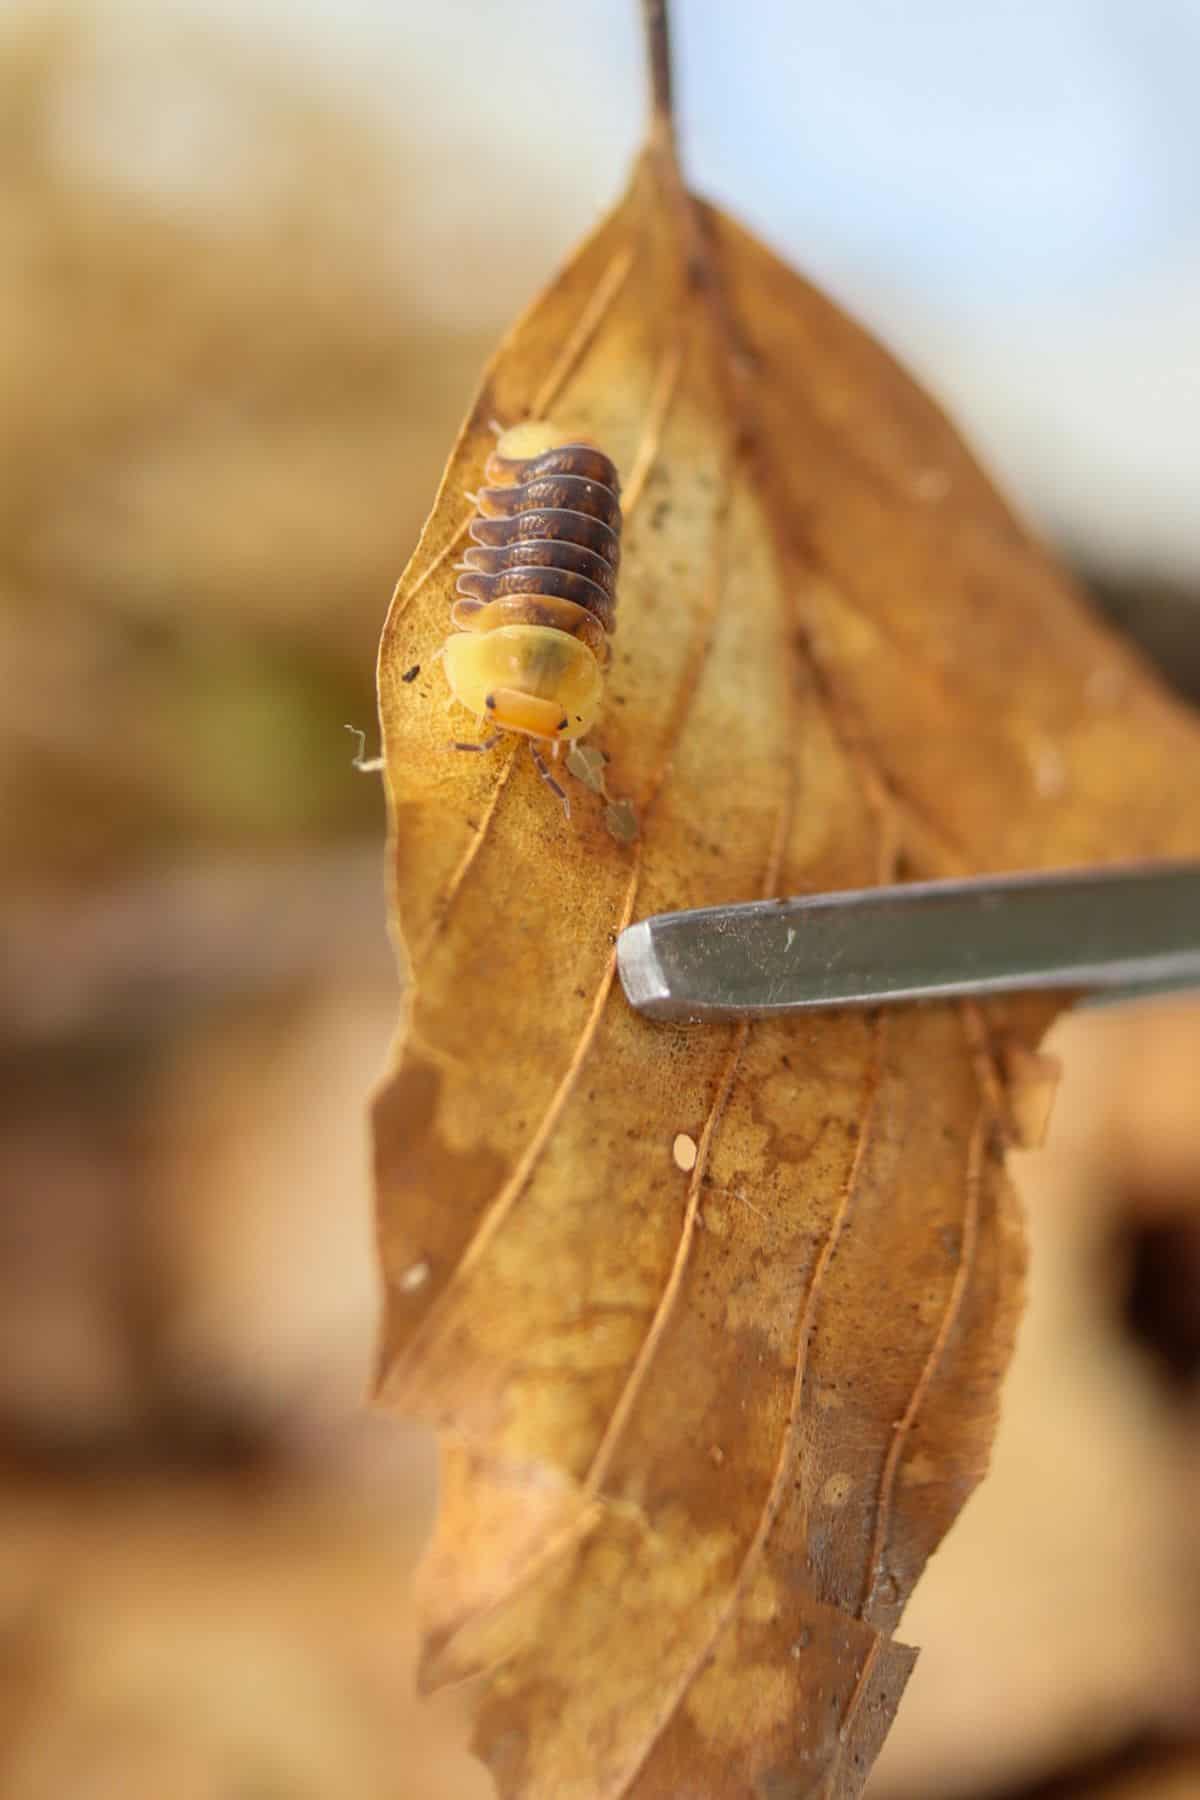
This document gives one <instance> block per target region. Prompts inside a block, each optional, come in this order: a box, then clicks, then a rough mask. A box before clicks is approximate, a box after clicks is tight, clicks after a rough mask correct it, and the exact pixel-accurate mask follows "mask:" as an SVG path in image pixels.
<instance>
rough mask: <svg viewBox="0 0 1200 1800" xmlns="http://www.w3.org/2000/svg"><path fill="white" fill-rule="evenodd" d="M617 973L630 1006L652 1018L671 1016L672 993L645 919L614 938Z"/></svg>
mask: <svg viewBox="0 0 1200 1800" xmlns="http://www.w3.org/2000/svg"><path fill="white" fill-rule="evenodd" d="M617 974H618V975H619V976H620V977H621V986H622V987H623V988H624V990H625V998H626V999H627V1000H628V1002H629V1004H630V1006H632V1007H634V1008H635V1009H636V1011H638V1012H640V1013H646V1014H648V1015H649V1016H650V1017H651V1018H654V1017H656V1016H657V1017H659V1018H663V1017H667V1016H670V1001H671V990H670V988H669V987H668V986H667V981H666V977H665V976H664V974H663V971H662V964H661V963H660V962H659V960H658V954H657V952H656V950H655V948H654V934H653V932H652V931H651V929H650V921H649V920H648V919H639V920H638V922H637V924H636V925H627V926H626V927H625V929H624V931H623V932H622V933H621V935H620V936H619V937H618V939H617Z"/></svg>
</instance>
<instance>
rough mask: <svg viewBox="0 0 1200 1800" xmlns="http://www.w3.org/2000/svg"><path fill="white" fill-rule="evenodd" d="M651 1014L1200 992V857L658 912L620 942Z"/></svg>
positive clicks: (629, 974) (621, 960)
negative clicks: (1026, 995)
mask: <svg viewBox="0 0 1200 1800" xmlns="http://www.w3.org/2000/svg"><path fill="white" fill-rule="evenodd" d="M617 969H618V971H619V973H620V977H621V984H622V986H623V987H624V989H625V993H626V996H627V997H628V999H629V1002H630V1004H631V1005H632V1006H634V1007H636V1008H637V1010H638V1011H639V1012H642V1013H645V1014H646V1015H647V1017H649V1018H652V1019H675V1020H682V1019H686V1020H694V1021H703V1020H716V1019H739V1018H768V1017H771V1016H773V1015H777V1014H786V1013H793V1012H804V1011H808V1010H810V1009H812V1008H815V1007H832V1006H876V1005H879V1004H880V1003H881V1002H884V1001H899V1000H936V999H950V998H953V997H956V996H963V995H986V994H1001V993H1015V992H1025V991H1029V990H1031V989H1038V988H1041V989H1057V990H1059V991H1065V992H1067V993H1072V994H1076V995H1086V996H1091V997H1092V998H1108V999H1133V998H1139V997H1142V996H1145V995H1148V994H1154V993H1164V992H1171V991H1174V990H1176V989H1180V988H1186V987H1190V986H1193V985H1195V984H1197V983H1200V862H1187V863H1184V862H1176V863H1142V864H1138V865H1134V866H1127V867H1112V868H1102V869H1067V870H1061V871H1055V872H1054V873H1051V874H1032V875H1004V876H999V877H992V876H987V877H983V878H980V879H976V880H968V881H924V882H913V883H909V884H906V885H903V886H899V887H875V888H863V889H860V890H855V891H853V892H849V893H834V894H813V895H804V896H801V897H799V898H795V899H786V900H751V901H749V902H747V903H745V904H742V905H734V906H711V907H702V908H699V909H697V910H695V911H691V912H673V913H659V914H657V915H656V916H655V917H653V918H649V919H641V920H639V921H638V922H637V923H636V924H634V925H630V926H628V927H627V929H626V930H624V931H623V932H622V933H621V935H620V937H619V938H618V939H617Z"/></svg>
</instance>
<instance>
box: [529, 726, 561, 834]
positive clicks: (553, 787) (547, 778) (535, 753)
mask: <svg viewBox="0 0 1200 1800" xmlns="http://www.w3.org/2000/svg"><path fill="white" fill-rule="evenodd" d="M529 754H530V756H532V758H533V766H534V768H535V769H536V770H537V772H538V774H539V775H540V776H541V778H542V780H543V781H544V782H545V784H546V786H547V787H548V788H549V789H550V792H551V793H552V794H557V795H558V797H559V799H560V800H561V801H562V809H563V817H564V818H567V819H569V818H570V816H571V802H570V800H569V798H568V796H567V791H566V789H565V788H563V787H560V786H559V784H558V782H557V781H555V779H554V777H553V775H552V774H551V773H550V770H549V768H548V767H547V765H546V759H545V757H544V756H543V755H542V753H541V751H540V750H539V749H538V747H537V745H536V744H535V743H534V741H533V739H532V738H530V740H529Z"/></svg>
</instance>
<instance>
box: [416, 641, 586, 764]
mask: <svg viewBox="0 0 1200 1800" xmlns="http://www.w3.org/2000/svg"><path fill="white" fill-rule="evenodd" d="M445 669H446V678H447V680H448V681H449V683H450V690H451V692H452V693H453V695H454V698H455V699H456V700H458V701H459V702H460V703H461V704H462V705H463V706H465V707H466V709H467V711H468V712H472V713H475V714H476V715H478V716H481V717H486V718H487V719H488V720H490V721H491V723H492V724H494V725H497V726H499V727H500V728H501V729H502V730H504V731H516V732H520V733H521V734H522V736H524V737H531V738H546V739H550V740H552V741H553V740H557V739H562V738H577V737H582V736H583V735H584V733H585V732H586V731H588V730H589V729H590V728H591V726H592V725H593V724H594V723H595V720H596V716H597V714H598V713H599V711H600V701H601V698H602V696H603V692H604V681H603V677H602V675H601V673H600V665H599V663H598V662H597V661H596V658H595V656H594V655H593V654H592V652H591V650H590V649H589V648H588V646H587V645H586V644H585V643H584V642H583V641H582V639H580V638H577V637H570V636H569V635H568V634H567V633H566V632H565V631H557V630H555V629H554V628H553V627H552V626H547V625H501V626H499V627H497V629H496V630H494V631H488V632H482V633H479V632H467V631H463V632H455V633H454V634H453V635H452V636H451V637H450V638H449V639H448V640H447V642H446V656H445Z"/></svg>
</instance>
